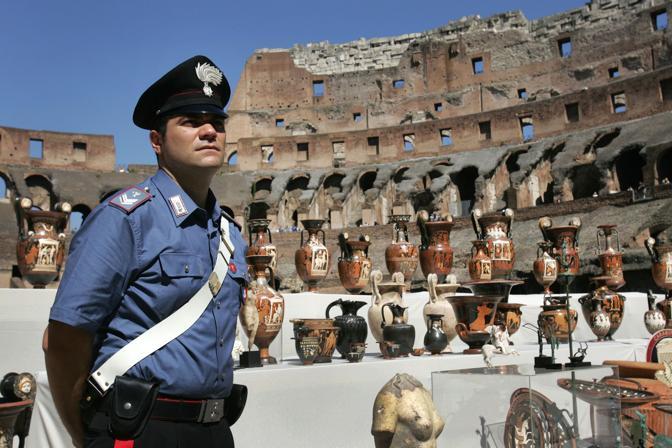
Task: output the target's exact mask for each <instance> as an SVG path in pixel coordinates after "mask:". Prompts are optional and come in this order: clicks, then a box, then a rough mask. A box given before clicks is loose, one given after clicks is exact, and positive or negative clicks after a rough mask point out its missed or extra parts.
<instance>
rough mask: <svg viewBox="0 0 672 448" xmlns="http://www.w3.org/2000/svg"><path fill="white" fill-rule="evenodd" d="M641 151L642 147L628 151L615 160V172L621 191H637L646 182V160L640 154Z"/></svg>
mask: <svg viewBox="0 0 672 448" xmlns="http://www.w3.org/2000/svg"><path fill="white" fill-rule="evenodd" d="M640 149H641V147H640V146H635V147H634V148H631V149H627V150H625V151H623V152H621V153H620V154H619V155H618V157H616V159H615V160H614V171H615V172H616V178H617V179H618V185H619V189H620V191H626V190H627V189H629V188H632V189H635V190H636V189H637V187H639V186H640V185H641V184H642V182H643V181H644V172H643V168H644V166H645V165H646V160H645V159H644V157H642V155H641V154H640V153H639V151H640Z"/></svg>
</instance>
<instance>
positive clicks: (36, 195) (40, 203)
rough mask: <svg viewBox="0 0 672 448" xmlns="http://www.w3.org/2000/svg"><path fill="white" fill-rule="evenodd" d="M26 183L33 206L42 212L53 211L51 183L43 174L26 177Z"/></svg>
mask: <svg viewBox="0 0 672 448" xmlns="http://www.w3.org/2000/svg"><path fill="white" fill-rule="evenodd" d="M25 182H26V187H28V196H29V197H30V198H31V199H32V200H33V205H34V206H35V207H39V209H40V210H51V207H52V205H53V204H54V200H53V192H52V185H51V181H50V180H49V179H47V178H46V177H45V176H43V175H41V174H33V175H31V176H28V177H26V180H25Z"/></svg>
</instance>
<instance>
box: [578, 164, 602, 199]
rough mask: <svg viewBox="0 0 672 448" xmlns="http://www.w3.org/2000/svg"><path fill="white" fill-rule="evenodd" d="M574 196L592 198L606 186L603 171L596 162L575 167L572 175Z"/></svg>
mask: <svg viewBox="0 0 672 448" xmlns="http://www.w3.org/2000/svg"><path fill="white" fill-rule="evenodd" d="M570 178H571V179H572V197H573V198H574V199H575V200H576V199H581V198H590V197H592V196H593V194H594V193H598V192H599V191H600V190H601V189H602V188H604V180H603V179H602V173H601V172H600V170H599V169H598V168H597V166H595V164H594V163H591V164H587V165H578V166H576V167H574V169H573V171H572V175H571V177H570Z"/></svg>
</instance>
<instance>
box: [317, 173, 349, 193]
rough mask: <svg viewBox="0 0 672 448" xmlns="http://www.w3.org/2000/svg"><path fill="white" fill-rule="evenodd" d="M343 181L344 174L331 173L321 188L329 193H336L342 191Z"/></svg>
mask: <svg viewBox="0 0 672 448" xmlns="http://www.w3.org/2000/svg"><path fill="white" fill-rule="evenodd" d="M343 179H345V174H342V173H331V174H330V175H328V176H327V177H326V178H325V179H324V182H323V183H322V186H323V187H324V189H325V190H327V192H329V193H338V192H341V191H343V185H342V182H343Z"/></svg>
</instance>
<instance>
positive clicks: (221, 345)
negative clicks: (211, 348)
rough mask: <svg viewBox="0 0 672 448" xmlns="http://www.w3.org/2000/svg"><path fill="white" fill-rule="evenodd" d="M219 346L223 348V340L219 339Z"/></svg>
mask: <svg viewBox="0 0 672 448" xmlns="http://www.w3.org/2000/svg"><path fill="white" fill-rule="evenodd" d="M219 346H220V347H224V338H220V339H219Z"/></svg>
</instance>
